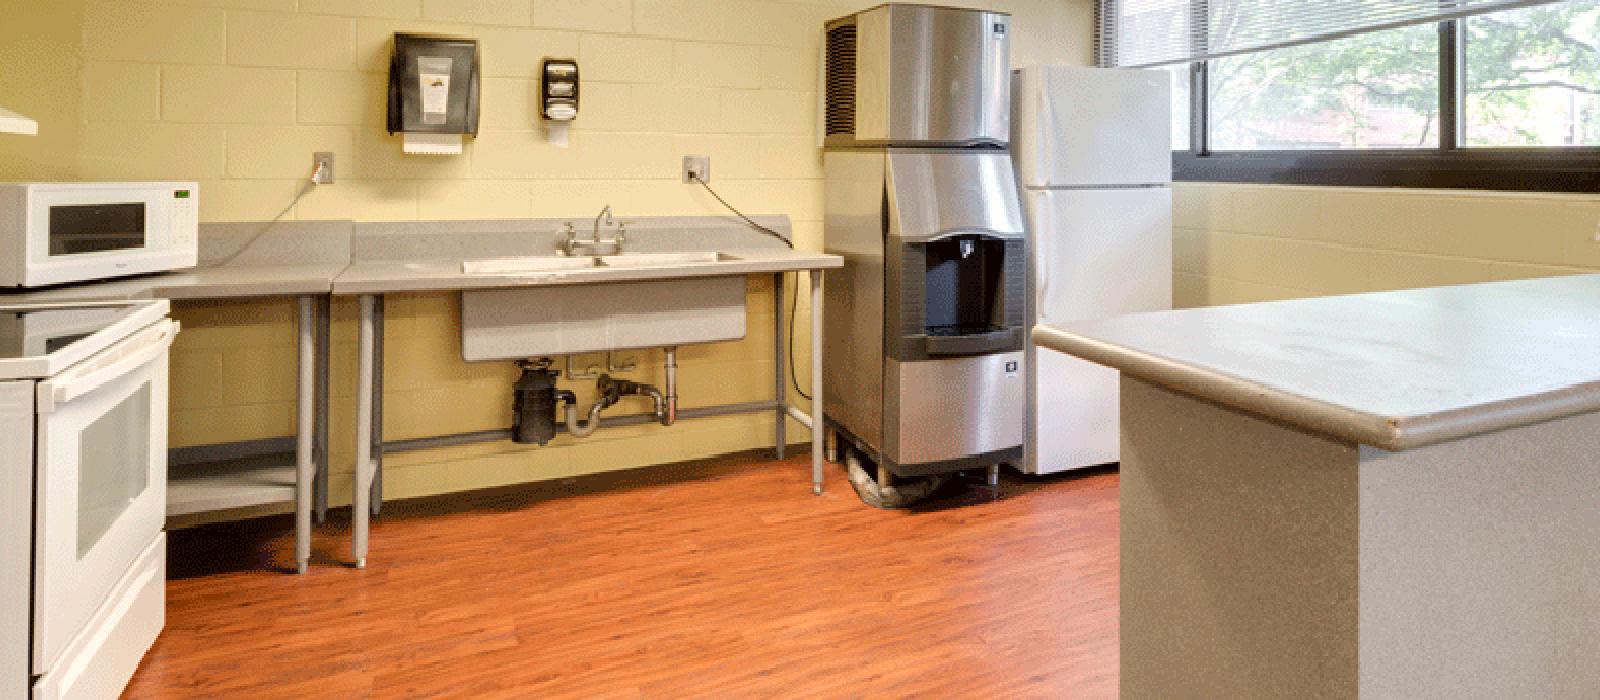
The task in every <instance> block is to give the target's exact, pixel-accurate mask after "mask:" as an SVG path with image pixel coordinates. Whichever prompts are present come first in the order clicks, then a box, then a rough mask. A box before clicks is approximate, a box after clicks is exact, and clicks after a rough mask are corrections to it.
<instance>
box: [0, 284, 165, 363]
mask: <svg viewBox="0 0 1600 700" xmlns="http://www.w3.org/2000/svg"><path fill="white" fill-rule="evenodd" d="M166 313H167V303H166V301H164V300H150V301H109V302H107V301H85V302H67V303H26V304H7V303H5V301H4V300H3V299H0V379H18V378H42V377H46V376H50V375H51V374H53V373H54V372H55V371H57V370H59V369H60V368H62V367H64V366H66V365H69V364H73V363H76V362H78V361H81V360H82V359H84V358H86V357H88V356H89V355H91V354H93V353H96V352H99V351H100V350H102V349H104V348H106V347H109V346H111V345H112V344H114V343H116V342H117V341H119V340H121V339H123V338H124V337H126V336H127V335H128V334H130V333H132V332H134V331H137V330H138V329H140V328H143V327H145V326H147V325H149V324H150V323H153V322H155V321H156V320H158V319H160V318H161V317H163V316H165V315H166Z"/></svg>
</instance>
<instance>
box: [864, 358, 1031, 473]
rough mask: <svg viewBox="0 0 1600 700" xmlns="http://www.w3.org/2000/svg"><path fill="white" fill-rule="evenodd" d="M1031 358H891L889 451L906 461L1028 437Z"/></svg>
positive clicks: (988, 448)
mask: <svg viewBox="0 0 1600 700" xmlns="http://www.w3.org/2000/svg"><path fill="white" fill-rule="evenodd" d="M1023 361H1024V360H1023V353H1022V352H1021V351H1018V352H1010V353H999V354H994V355H979V356H977V357H963V358H957V359H949V360H929V361H924V362H896V361H895V360H892V359H888V358H885V359H884V360H883V363H884V373H885V375H886V376H888V378H889V386H888V395H887V397H886V399H887V403H888V404H889V405H888V412H889V415H891V416H893V420H891V421H889V424H888V426H887V427H888V435H887V436H886V437H887V439H886V441H885V442H886V444H885V446H884V448H883V452H884V454H885V455H887V456H888V457H889V459H891V460H893V461H894V462H896V463H899V464H921V463H925V462H942V461H945V460H952V459H959V458H962V457H970V456H972V455H976V454H982V453H985V452H992V451H995V450H1003V449H1007V448H1011V447H1017V446H1019V445H1021V444H1022V438H1023V436H1022V433H1023V424H1024V418H1025V416H1024V412H1025V411H1026V407H1027V402H1026V401H1025V390H1026V389H1025V387H1026V384H1027V382H1026V373H1025V372H1024V368H1023V366H1022V363H1023Z"/></svg>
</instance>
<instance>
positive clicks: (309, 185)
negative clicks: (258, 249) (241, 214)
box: [212, 161, 327, 265]
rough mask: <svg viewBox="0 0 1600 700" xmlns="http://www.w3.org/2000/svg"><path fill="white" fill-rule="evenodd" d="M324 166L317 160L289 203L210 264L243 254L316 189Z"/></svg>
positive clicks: (220, 263) (222, 262)
mask: <svg viewBox="0 0 1600 700" xmlns="http://www.w3.org/2000/svg"><path fill="white" fill-rule="evenodd" d="M326 167H327V165H326V164H325V163H322V162H320V161H319V162H318V163H317V164H316V167H313V168H312V169H311V179H310V180H307V181H306V183H305V184H303V185H302V186H301V187H300V191H299V192H297V193H296V194H295V196H294V199H291V200H289V204H288V205H286V206H285V207H284V208H283V210H282V211H280V212H278V215H277V216H274V217H272V219H271V220H270V221H268V222H267V223H266V224H264V225H262V227H261V230H260V231H257V232H255V233H254V234H252V235H251V236H250V237H249V238H248V239H245V242H244V243H241V244H239V249H238V250H235V251H233V252H232V253H229V254H228V255H227V256H226V257H224V258H222V259H221V260H218V261H216V262H215V263H212V265H226V264H228V263H231V262H233V261H234V260H235V259H237V258H238V257H239V256H240V255H243V254H244V252H245V251H247V250H249V249H250V246H252V245H255V243H256V241H258V240H260V239H261V237H262V236H263V235H266V233H267V230H268V229H271V228H272V226H273V224H276V223H278V222H279V221H281V220H282V219H283V217H284V215H286V214H288V213H289V210H290V209H293V208H294V205H296V204H299V203H300V200H301V199H303V198H305V196H306V194H308V193H310V192H311V190H314V189H316V188H317V185H320V184H322V171H323V170H324V169H325V168H326Z"/></svg>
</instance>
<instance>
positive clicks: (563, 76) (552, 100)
mask: <svg viewBox="0 0 1600 700" xmlns="http://www.w3.org/2000/svg"><path fill="white" fill-rule="evenodd" d="M539 114H540V115H542V116H543V117H544V118H545V125H544V128H545V134H546V135H547V137H548V138H549V139H550V142H551V143H554V144H555V145H557V146H566V145H567V124H568V122H571V121H572V120H574V119H577V118H578V62H577V61H575V60H573V59H570V58H547V59H545V60H544V70H542V71H540V76H539Z"/></svg>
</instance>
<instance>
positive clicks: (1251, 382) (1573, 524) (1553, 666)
mask: <svg viewBox="0 0 1600 700" xmlns="http://www.w3.org/2000/svg"><path fill="white" fill-rule="evenodd" d="M1034 339H1035V342H1037V343H1038V344H1039V345H1040V346H1042V347H1044V348H1048V349H1050V350H1055V351H1060V352H1064V353H1067V354H1070V355H1075V356H1077V357H1080V358H1083V359H1085V360H1088V361H1091V362H1096V363H1099V364H1103V365H1107V366H1110V367H1113V368H1116V369H1119V370H1121V371H1122V409H1121V410H1122V477H1121V479H1122V481H1121V502H1122V542H1121V551H1122V564H1121V565H1122V579H1121V606H1122V608H1121V633H1122V640H1121V647H1122V657H1121V663H1122V677H1121V689H1122V697H1125V698H1182V697H1234V698H1262V697H1368V698H1391V697H1406V698H1431V697H1439V698H1445V697H1450V698H1463V697H1543V698H1578V697H1593V693H1594V692H1595V691H1596V689H1597V688H1600V663H1597V662H1596V659H1600V412H1597V411H1600V275H1586V276H1576V277H1564V278H1554V279H1543V280H1527V281H1516V282H1499V283H1490V284H1478V285H1465V286H1458V287H1442V288H1434V289H1421V290H1406V291H1396V292H1382V293H1375V294H1360V295H1352V296H1341V297H1324V298H1316V299H1304V300H1294V301H1282V302H1271V303H1263V304H1249V305H1241V306H1229V307H1214V308H1204V309H1191V310H1181V311H1170V312H1157V313H1147V314H1134V315H1129V316H1122V317H1117V318H1111V319H1105V320H1096V321H1084V322H1073V323H1064V324H1047V325H1041V326H1039V327H1037V328H1036V329H1035V330H1034Z"/></svg>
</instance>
